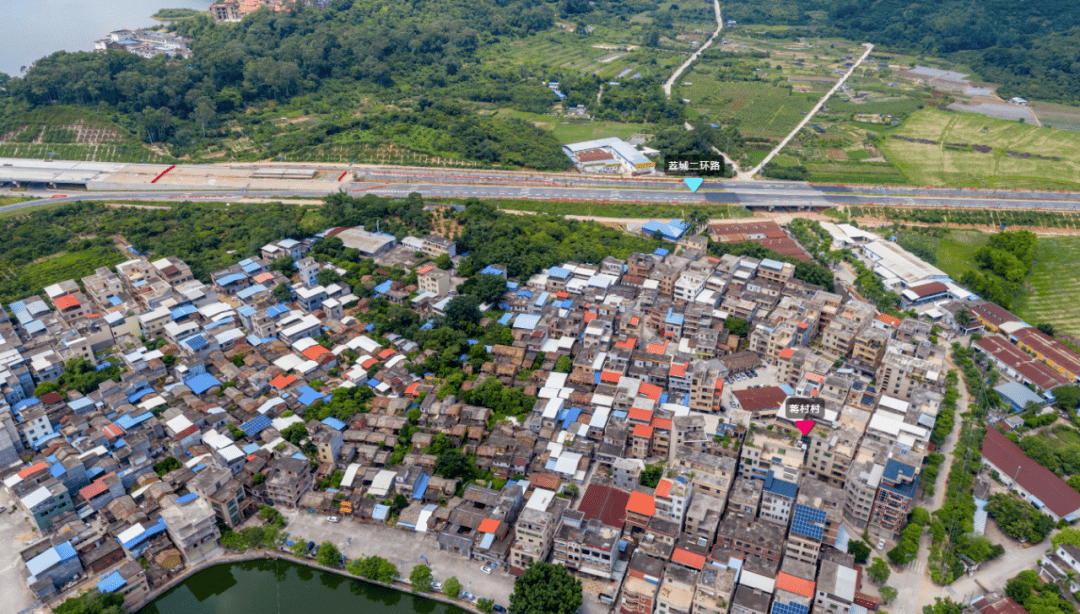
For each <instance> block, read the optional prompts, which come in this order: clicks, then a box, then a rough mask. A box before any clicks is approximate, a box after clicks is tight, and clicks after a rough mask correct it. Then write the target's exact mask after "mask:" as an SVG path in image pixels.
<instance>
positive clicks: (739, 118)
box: [672, 71, 821, 140]
mask: <svg viewBox="0 0 1080 614" xmlns="http://www.w3.org/2000/svg"><path fill="white" fill-rule="evenodd" d="M684 83H690V84H691V85H682V86H680V87H679V89H678V91H677V95H678V96H680V97H682V98H685V99H688V100H689V101H690V105H691V107H692V108H693V109H694V110H696V111H697V113H698V114H699V115H705V116H707V117H708V118H709V119H712V120H717V121H730V120H734V121H735V123H736V124H737V125H738V127H739V132H740V133H742V135H743V136H745V137H748V138H753V139H773V140H779V139H782V138H783V137H785V136H787V134H788V133H789V132H791V130H792V129H793V128H794V127H795V126H796V125H797V124H798V123H799V121H800V120H801V119H802V117H803V115H804V114H806V113H808V112H809V111H810V109H812V108H814V104H815V103H816V102H817V100H818V98H820V96H821V94H819V93H809V94H802V93H792V91H791V88H790V87H788V86H786V85H781V86H777V85H772V84H770V83H764V82H753V81H724V82H720V83H717V82H716V81H715V80H713V79H711V78H709V77H708V76H707V75H706V74H702V73H700V72H697V71H691V72H690V74H689V75H688V76H687V77H686V79H685V81H684ZM675 95H676V94H673V95H672V97H674V96H675Z"/></svg>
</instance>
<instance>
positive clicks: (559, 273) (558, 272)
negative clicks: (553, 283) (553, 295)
mask: <svg viewBox="0 0 1080 614" xmlns="http://www.w3.org/2000/svg"><path fill="white" fill-rule="evenodd" d="M547 274H548V277H555V278H557V279H566V278H567V277H570V276H571V275H573V273H571V272H570V269H564V268H562V267H561V266H553V267H551V268H550V269H548V270H547Z"/></svg>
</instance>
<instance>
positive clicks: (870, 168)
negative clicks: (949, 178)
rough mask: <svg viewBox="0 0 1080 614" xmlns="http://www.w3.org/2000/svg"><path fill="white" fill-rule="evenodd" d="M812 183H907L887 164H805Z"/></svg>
mask: <svg viewBox="0 0 1080 614" xmlns="http://www.w3.org/2000/svg"><path fill="white" fill-rule="evenodd" d="M805 166H806V169H807V170H808V171H810V181H812V182H814V183H856V184H868V185H869V184H876V185H881V184H888V185H898V184H904V183H907V179H906V178H905V177H904V175H903V173H901V172H900V171H898V170H897V169H896V168H895V167H893V166H891V165H889V164H881V163H875V162H829V163H815V162H807V163H806V164H805Z"/></svg>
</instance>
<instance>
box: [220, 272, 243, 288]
mask: <svg viewBox="0 0 1080 614" xmlns="http://www.w3.org/2000/svg"><path fill="white" fill-rule="evenodd" d="M247 278H248V276H247V275H245V274H244V273H230V274H228V275H224V276H222V277H219V278H217V279H216V280H214V283H216V284H217V285H219V286H228V285H229V284H234V283H236V282H238V281H240V280H243V279H247Z"/></svg>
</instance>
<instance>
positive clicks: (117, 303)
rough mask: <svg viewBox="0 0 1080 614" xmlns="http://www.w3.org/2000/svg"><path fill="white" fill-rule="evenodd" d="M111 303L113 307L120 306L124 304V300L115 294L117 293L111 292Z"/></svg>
mask: <svg viewBox="0 0 1080 614" xmlns="http://www.w3.org/2000/svg"><path fill="white" fill-rule="evenodd" d="M109 304H110V305H112V306H113V307H119V306H120V305H123V304H124V301H122V300H120V297H119V296H115V295H112V294H110V295H109Z"/></svg>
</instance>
